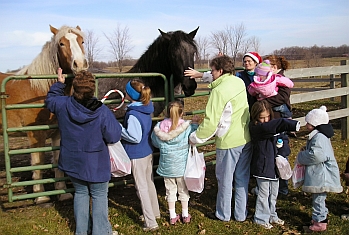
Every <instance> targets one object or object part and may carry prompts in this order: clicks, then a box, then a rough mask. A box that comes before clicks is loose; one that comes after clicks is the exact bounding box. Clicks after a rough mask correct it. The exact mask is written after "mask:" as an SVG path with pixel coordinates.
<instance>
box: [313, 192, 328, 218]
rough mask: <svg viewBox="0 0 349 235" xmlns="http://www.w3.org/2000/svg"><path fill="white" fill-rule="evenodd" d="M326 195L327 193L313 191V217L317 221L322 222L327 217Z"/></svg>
mask: <svg viewBox="0 0 349 235" xmlns="http://www.w3.org/2000/svg"><path fill="white" fill-rule="evenodd" d="M326 196H327V193H313V213H312V219H313V220H314V221H316V222H321V221H323V220H325V219H326V218H327V214H328V209H327V207H326V202H325V201H326Z"/></svg>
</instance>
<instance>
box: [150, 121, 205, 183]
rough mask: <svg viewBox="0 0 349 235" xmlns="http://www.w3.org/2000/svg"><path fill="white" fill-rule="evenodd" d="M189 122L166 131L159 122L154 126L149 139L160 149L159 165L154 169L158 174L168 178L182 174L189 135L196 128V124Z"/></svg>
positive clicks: (185, 162)
mask: <svg viewBox="0 0 349 235" xmlns="http://www.w3.org/2000/svg"><path fill="white" fill-rule="evenodd" d="M190 122H191V121H185V122H184V123H182V124H181V125H180V126H178V127H177V128H176V129H175V130H172V131H170V132H168V133H167V132H164V131H162V130H161V129H160V122H159V123H157V124H156V126H155V127H154V131H153V133H152V135H151V140H152V143H153V145H154V146H155V147H156V148H159V150H160V160H159V166H158V169H157V170H156V172H157V173H158V174H159V175H160V176H163V177H168V178H175V177H182V176H184V171H185V167H186V165H187V157H188V152H189V135H190V133H192V132H193V131H195V130H196V129H197V128H198V125H197V124H190Z"/></svg>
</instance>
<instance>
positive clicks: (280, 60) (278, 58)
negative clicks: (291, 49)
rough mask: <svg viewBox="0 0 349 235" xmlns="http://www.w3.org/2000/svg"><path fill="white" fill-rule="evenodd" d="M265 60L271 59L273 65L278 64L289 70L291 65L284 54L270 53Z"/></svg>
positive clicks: (279, 67)
mask: <svg viewBox="0 0 349 235" xmlns="http://www.w3.org/2000/svg"><path fill="white" fill-rule="evenodd" d="M264 60H269V61H270V64H271V65H276V66H277V67H278V69H281V70H287V69H288V68H289V67H290V63H289V62H288V61H287V60H286V59H285V57H283V56H277V55H268V56H266V57H265V58H264Z"/></svg>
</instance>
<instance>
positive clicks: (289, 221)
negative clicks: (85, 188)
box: [0, 84, 349, 235]
mask: <svg viewBox="0 0 349 235" xmlns="http://www.w3.org/2000/svg"><path fill="white" fill-rule="evenodd" d="M206 85H207V84H206ZM206 85H205V84H203V86H206ZM206 100H207V97H195V98H191V99H190V100H189V99H185V108H186V110H193V109H196V110H197V109H204V107H205V104H206ZM339 103H340V102H339V100H338V99H335V100H334V101H332V100H329V99H326V100H319V101H314V102H308V103H303V104H297V105H294V106H293V112H294V117H301V116H304V115H305V114H306V113H307V112H308V111H309V110H311V109H313V108H318V107H319V106H320V105H326V106H327V107H328V109H329V110H335V109H338V108H339ZM188 118H189V117H188ZM331 124H332V125H333V127H334V128H335V136H334V137H333V138H332V145H333V149H334V151H335V155H336V159H337V162H338V165H339V167H340V171H343V170H344V168H345V163H346V161H347V159H348V157H349V155H348V140H342V139H341V135H340V122H339V120H333V121H331ZM306 135H307V131H306V130H305V128H304V127H302V128H301V130H300V131H299V132H298V133H297V136H298V137H297V138H291V139H290V146H291V150H292V152H291V155H290V157H289V159H290V162H291V165H293V163H294V160H295V158H296V155H297V152H298V151H299V149H300V148H301V147H302V146H304V145H305V143H306ZM13 138H14V142H15V143H18V142H19V144H21V145H24V143H25V142H24V141H25V138H24V137H23V136H16V137H13ZM200 150H201V151H212V150H214V146H212V145H211V146H205V147H201V148H200ZM1 152H2V151H1ZM1 154H2V155H0V158H3V153H1ZM28 158H29V156H28V155H27V159H25V161H28ZM211 159H214V156H210V157H208V158H207V161H209V160H211ZM46 174H52V173H50V172H46ZM4 177H5V174H4V163H3V160H2V161H0V178H1V179H2V180H4ZM16 177H23V178H25V179H27V180H28V178H30V173H28V174H26V175H25V176H20V175H16ZM113 180H115V179H113ZM155 183H156V187H157V191H158V199H159V204H160V209H161V219H160V220H159V221H158V223H159V226H160V229H159V230H158V231H156V232H154V233H153V234H162V235H172V234H173V235H178V234H183V235H187V234H188V235H189V234H209V235H215V234H244V235H247V234H259V235H264V234H265V235H269V234H270V235H271V234H283V235H288V234H302V233H303V226H304V225H309V222H310V220H311V212H312V206H311V194H305V193H303V192H302V191H301V190H300V189H293V188H292V186H291V183H290V184H289V188H290V194H289V195H288V196H287V197H280V198H279V199H278V201H277V212H278V215H279V217H280V218H281V219H283V220H285V222H286V223H285V225H283V226H277V225H276V226H274V228H272V229H271V230H265V229H263V228H261V227H260V226H258V225H256V224H254V223H253V222H252V220H251V217H252V216H253V213H254V207H255V199H256V197H255V196H253V195H251V194H249V201H248V211H249V216H248V219H247V220H246V221H245V222H237V221H234V220H231V221H229V222H222V221H215V220H210V219H209V218H207V217H206V213H207V212H210V211H214V210H215V198H216V193H217V181H216V178H215V168H214V165H208V166H207V171H206V179H205V189H204V191H203V192H202V193H201V194H198V193H191V198H190V206H189V213H190V214H191V215H192V222H191V223H190V224H178V225H176V226H171V225H170V224H169V223H168V217H169V216H168V213H167V202H166V200H165V188H164V185H163V180H162V179H159V180H156V181H155ZM342 185H343V187H344V189H345V190H344V192H343V193H340V194H328V197H327V207H328V209H329V216H328V219H329V221H330V222H329V225H328V230H327V231H326V232H324V233H322V234H331V235H341V234H349V221H344V220H341V218H340V215H341V214H343V213H348V214H349V197H348V195H347V194H346V193H345V191H346V187H345V186H344V182H342ZM69 186H70V187H71V185H69ZM253 186H254V180H251V183H250V189H251V188H252V187H253ZM22 190H23V191H26V190H28V191H30V190H31V189H30V187H28V188H23V189H22ZM6 195H7V194H6V191H5V190H4V189H0V205H1V210H0V235H22V234H23V235H24V234H25V235H43V234H59V235H72V234H74V229H75V222H74V212H73V203H72V201H66V202H58V201H56V200H55V198H54V197H52V199H53V201H52V203H50V204H45V205H43V206H37V205H34V204H33V200H24V201H18V202H14V203H8V202H7V196H6ZM176 208H177V213H180V204H179V203H178V204H177V207H176ZM140 213H141V208H140V203H139V200H138V198H137V196H136V192H135V189H134V185H132V184H130V185H125V186H119V187H113V188H110V192H109V216H110V222H111V224H112V226H113V227H114V230H117V231H119V233H120V234H124V235H136V234H144V232H143V231H142V222H140V221H139V220H138V217H139V215H140ZM149 234H152V233H149Z"/></svg>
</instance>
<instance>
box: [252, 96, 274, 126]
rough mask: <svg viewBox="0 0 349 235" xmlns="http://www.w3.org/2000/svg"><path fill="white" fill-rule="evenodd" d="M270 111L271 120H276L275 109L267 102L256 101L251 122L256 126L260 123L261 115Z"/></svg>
mask: <svg viewBox="0 0 349 235" xmlns="http://www.w3.org/2000/svg"><path fill="white" fill-rule="evenodd" d="M264 111H269V113H270V120H271V119H273V118H274V113H273V109H272V108H271V106H270V104H269V103H268V101H266V100H259V101H256V102H255V103H254V104H253V105H252V108H251V122H252V123H254V124H257V123H258V119H259V115H260V114H261V113H262V112H264Z"/></svg>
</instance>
